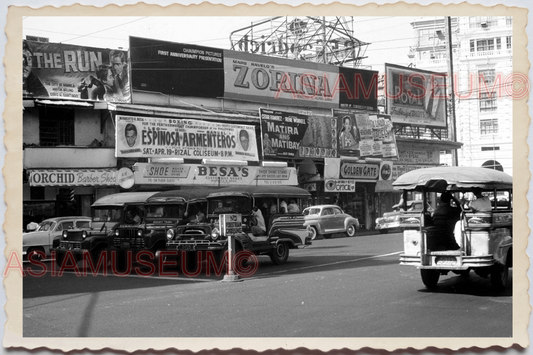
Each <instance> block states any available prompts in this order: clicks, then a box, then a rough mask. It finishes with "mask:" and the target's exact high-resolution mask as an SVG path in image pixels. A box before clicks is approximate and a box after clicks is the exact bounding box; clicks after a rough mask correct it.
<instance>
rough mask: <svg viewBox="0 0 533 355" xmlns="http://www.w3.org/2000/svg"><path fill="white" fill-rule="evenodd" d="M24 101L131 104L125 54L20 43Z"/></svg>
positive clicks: (47, 44) (76, 47)
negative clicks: (38, 99) (69, 100)
mask: <svg viewBox="0 0 533 355" xmlns="http://www.w3.org/2000/svg"><path fill="white" fill-rule="evenodd" d="M22 76H23V96H24V97H25V98H56V99H81V100H95V101H99V100H101V101H110V102H126V103H127V102H130V97H131V92H130V83H129V72H128V52H126V51H121V50H110V49H103V48H93V47H84V46H76V45H70V44H63V43H48V42H46V43H42V42H33V41H27V40H24V41H23V45H22Z"/></svg>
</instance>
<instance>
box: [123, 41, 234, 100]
mask: <svg viewBox="0 0 533 355" xmlns="http://www.w3.org/2000/svg"><path fill="white" fill-rule="evenodd" d="M130 52H131V58H132V68H131V71H132V87H133V89H135V90H142V91H152V92H160V93H163V94H168V95H177V96H196V97H208V98H216V97H222V95H223V93H224V68H223V65H222V62H223V58H224V56H223V51H222V50H221V49H217V48H210V47H203V46H197V45H193V44H182V43H174V42H167V41H160V40H154V39H146V38H139V37H130Z"/></svg>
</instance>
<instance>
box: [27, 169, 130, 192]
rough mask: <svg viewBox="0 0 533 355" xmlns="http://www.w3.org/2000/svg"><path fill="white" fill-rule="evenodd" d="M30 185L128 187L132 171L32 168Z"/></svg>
mask: <svg viewBox="0 0 533 355" xmlns="http://www.w3.org/2000/svg"><path fill="white" fill-rule="evenodd" d="M28 182H29V184H30V186H32V187H35V186H116V185H119V186H122V187H124V188H129V187H131V186H132V182H133V172H132V171H131V170H130V169H128V168H121V169H119V170H117V169H32V170H30V171H29V176H28Z"/></svg>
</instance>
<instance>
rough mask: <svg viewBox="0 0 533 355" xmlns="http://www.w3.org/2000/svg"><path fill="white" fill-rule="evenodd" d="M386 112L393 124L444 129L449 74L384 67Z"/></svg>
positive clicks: (390, 65) (388, 65)
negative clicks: (447, 76) (447, 77)
mask: <svg viewBox="0 0 533 355" xmlns="http://www.w3.org/2000/svg"><path fill="white" fill-rule="evenodd" d="M385 72H386V85H385V90H386V91H385V96H386V98H387V113H388V114H389V115H391V117H392V121H393V122H394V123H402V124H408V125H413V126H426V127H437V128H445V127H446V126H447V124H446V98H447V96H446V74H443V73H436V72H430V71H426V70H419V69H412V68H407V67H402V66H398V65H392V64H385Z"/></svg>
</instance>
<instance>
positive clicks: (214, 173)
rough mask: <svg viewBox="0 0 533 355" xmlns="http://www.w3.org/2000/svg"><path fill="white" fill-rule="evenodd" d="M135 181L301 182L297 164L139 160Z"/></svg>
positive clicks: (258, 183)
mask: <svg viewBox="0 0 533 355" xmlns="http://www.w3.org/2000/svg"><path fill="white" fill-rule="evenodd" d="M134 170H135V177H134V178H135V184H157V185H204V186H228V185H261V186H265V185H293V186H296V185H298V176H297V172H296V168H292V167H286V168H283V167H281V168H278V167H260V166H237V165H236V166H231V165H228V166H226V165H203V164H156V163H136V164H135V168H134Z"/></svg>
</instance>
